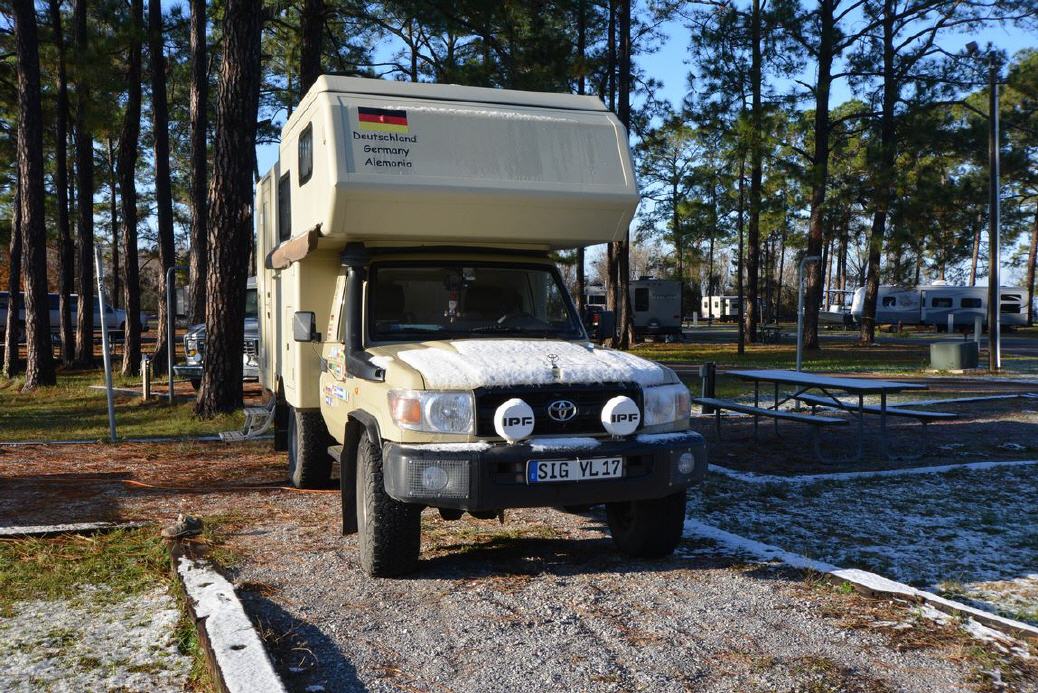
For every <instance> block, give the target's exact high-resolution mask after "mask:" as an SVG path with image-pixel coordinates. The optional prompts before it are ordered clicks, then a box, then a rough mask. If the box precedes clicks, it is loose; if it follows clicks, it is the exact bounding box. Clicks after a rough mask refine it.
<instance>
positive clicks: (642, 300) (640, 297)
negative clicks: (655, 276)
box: [634, 286, 649, 313]
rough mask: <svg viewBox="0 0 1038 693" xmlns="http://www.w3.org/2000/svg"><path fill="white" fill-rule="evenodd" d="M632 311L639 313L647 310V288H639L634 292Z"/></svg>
mask: <svg viewBox="0 0 1038 693" xmlns="http://www.w3.org/2000/svg"><path fill="white" fill-rule="evenodd" d="M634 309H635V310H636V311H638V312H639V313H644V312H645V311H647V310H649V288H648V287H646V286H639V287H638V288H636V289H635V290H634Z"/></svg>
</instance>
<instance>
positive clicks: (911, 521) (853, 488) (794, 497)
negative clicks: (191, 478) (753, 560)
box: [689, 467, 1038, 623]
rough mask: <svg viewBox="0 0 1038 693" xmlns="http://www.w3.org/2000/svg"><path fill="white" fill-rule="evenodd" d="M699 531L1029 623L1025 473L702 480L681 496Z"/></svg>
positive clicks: (1030, 507) (1032, 542)
mask: <svg viewBox="0 0 1038 693" xmlns="http://www.w3.org/2000/svg"><path fill="white" fill-rule="evenodd" d="M689 497H690V503H689V514H690V516H691V517H693V518H696V519H698V520H701V521H703V522H705V523H707V524H711V525H715V526H717V527H720V528H722V529H724V530H727V531H729V532H733V533H735V534H739V535H742V536H745V537H749V538H752V539H756V540H759V541H763V542H767V543H769V544H775V545H777V546H781V547H782V548H784V549H786V550H788V551H792V552H795V553H799V554H802V555H804V556H808V557H811V558H814V559H817V560H820V561H825V562H827V563H832V564H835V565H838V566H842V567H845V568H862V569H865V570H870V571H872V572H876V573H879V574H881V575H884V576H887V577H889V578H892V579H894V580H898V581H901V582H906V583H908V584H911V585H914V586H916V587H920V588H924V589H928V590H931V591H936V592H938V593H942V594H945V595H946V596H950V597H953V598H959V599H962V600H964V601H968V602H970V603H972V604H973V605H975V606H978V607H980V608H985V609H987V610H989V611H993V612H996V613H1000V614H1002V615H1005V616H1009V617H1011V618H1016V619H1020V620H1025V621H1029V622H1031V623H1038V578H1036V577H1035V575H1036V574H1038V478H1036V477H1035V474H1034V469H1033V467H1003V468H997V469H986V470H956V471H953V472H949V473H946V474H932V475H913V476H903V477H879V478H877V477H873V478H867V479H844V480H840V481H816V482H812V483H797V484H791V483H763V484H761V483H747V482H745V481H742V480H739V479H735V478H730V477H724V476H720V475H711V476H710V477H709V478H708V479H707V481H706V482H705V483H704V484H703V486H701V487H700V488H698V489H695V490H693V491H692V492H691V493H690V496H689Z"/></svg>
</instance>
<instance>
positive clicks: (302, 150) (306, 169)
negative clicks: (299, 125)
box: [298, 123, 314, 187]
mask: <svg viewBox="0 0 1038 693" xmlns="http://www.w3.org/2000/svg"><path fill="white" fill-rule="evenodd" d="M298 153H299V185H300V187H302V186H304V185H306V182H307V181H308V180H310V176H311V175H313V172H314V124H313V123H309V124H308V125H307V126H306V127H305V128H304V129H303V132H302V134H300V135H299V152H298Z"/></svg>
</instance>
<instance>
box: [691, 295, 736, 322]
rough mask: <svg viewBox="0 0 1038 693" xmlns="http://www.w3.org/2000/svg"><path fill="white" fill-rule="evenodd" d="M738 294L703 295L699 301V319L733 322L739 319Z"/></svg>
mask: <svg viewBox="0 0 1038 693" xmlns="http://www.w3.org/2000/svg"><path fill="white" fill-rule="evenodd" d="M739 302H740V299H739V297H738V296H704V297H703V300H702V301H701V303H700V308H701V312H700V319H702V320H708V319H711V318H712V319H714V320H720V321H721V322H735V321H736V320H738V319H739Z"/></svg>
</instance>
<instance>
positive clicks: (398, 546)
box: [357, 436, 422, 577]
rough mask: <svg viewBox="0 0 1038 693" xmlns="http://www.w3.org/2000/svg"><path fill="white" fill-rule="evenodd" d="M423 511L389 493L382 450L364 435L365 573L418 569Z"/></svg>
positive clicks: (360, 491) (360, 511) (361, 514)
mask: <svg viewBox="0 0 1038 693" xmlns="http://www.w3.org/2000/svg"><path fill="white" fill-rule="evenodd" d="M421 511H422V509H421V508H420V507H419V506H417V505H410V504H408V503H401V502H400V501H398V500H395V499H394V498H392V497H391V496H390V495H389V494H388V493H386V484H385V480H384V478H383V475H382V450H381V449H380V448H379V447H378V446H377V445H375V444H374V443H372V442H371V440H370V439H369V438H368V437H367V436H361V439H360V442H359V443H358V444H357V533H358V537H357V538H358V541H359V543H360V565H361V568H362V569H363V570H364V572H365V573H367V574H368V575H370V576H371V577H392V576H394V575H402V574H404V573H409V572H411V571H412V570H414V569H415V567H416V566H417V565H418V553H419V549H420V548H421V540H422V518H421Z"/></svg>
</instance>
